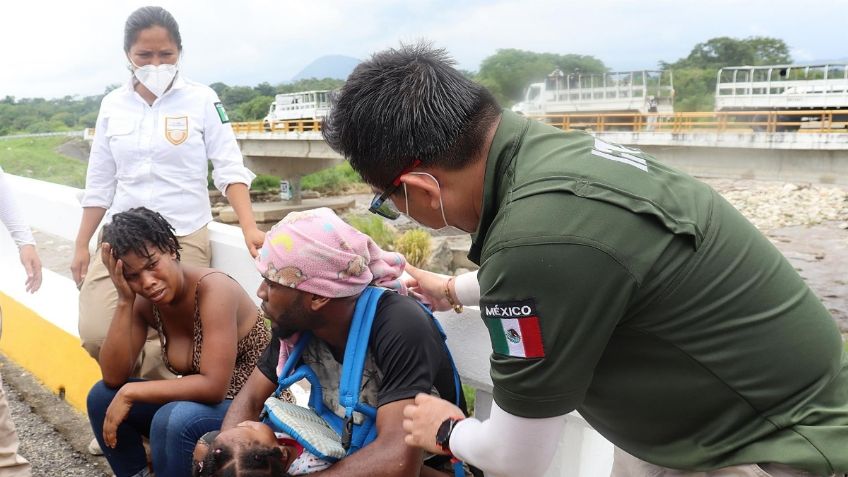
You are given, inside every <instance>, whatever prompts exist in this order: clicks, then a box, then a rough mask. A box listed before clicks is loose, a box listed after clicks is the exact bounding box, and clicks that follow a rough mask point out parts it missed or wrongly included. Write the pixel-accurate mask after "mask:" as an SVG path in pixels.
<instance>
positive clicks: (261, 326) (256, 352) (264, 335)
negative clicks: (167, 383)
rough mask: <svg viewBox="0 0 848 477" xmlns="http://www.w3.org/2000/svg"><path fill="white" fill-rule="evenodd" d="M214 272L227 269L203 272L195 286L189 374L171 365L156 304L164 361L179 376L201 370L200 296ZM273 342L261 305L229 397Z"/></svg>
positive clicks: (241, 350)
mask: <svg viewBox="0 0 848 477" xmlns="http://www.w3.org/2000/svg"><path fill="white" fill-rule="evenodd" d="M212 273H223V272H210V273H207V274H206V275H203V276H202V277H201V278H200V280H198V281H197V286H196V287H195V289H194V329H193V333H192V335H193V339H192V340H193V342H194V348H193V349H192V353H191V369H189V371H188V372H187V373H180V372H179V371H177V370H175V369H174V368H173V366H171V362H170V361H168V337H167V335H166V334H165V329H164V327H163V326H162V319H161V316H160V314H159V308H157V307H156V305H153V318H154V320H155V323H156V331H157V332H158V334H159V342H160V343H161V344H162V361H163V362H164V363H165V366H166V367H167V368H168V370H169V371H170V372H172V373H174V374H176V375H178V376H179V375H182V374H186V375H189V374H198V373H200V353H201V351H202V349H203V324H202V322H201V320H200V307H199V306H198V298H199V295H200V283H201V281H203V279H204V278H206V277H208V276H209V275H211V274H212ZM270 341H271V330H270V329H269V327H268V325H267V324H266V321H265V314H264V313H263V312H262V309H261V308H260V309H257V313H256V323H255V324H254V325H253V328H251V329H250V332H249V333H248V334H247V335H246V336H245V337H244V338H242V339H240V340H239V341H238V345H237V352H236V365H235V368H234V369H233V376H232V378H230V387H229V389H228V390H227V399H232V398H234V397H235V395H236V394H238V392H239V390H241V388H242V386H244V383H245V382H247V378H248V377H249V376H250V373H252V372H253V368H254V367H255V366H256V362H257V361H259V358H260V357H261V356H262V353H263V352H264V351H265V348H266V347H267V346H268V343H269V342H270Z"/></svg>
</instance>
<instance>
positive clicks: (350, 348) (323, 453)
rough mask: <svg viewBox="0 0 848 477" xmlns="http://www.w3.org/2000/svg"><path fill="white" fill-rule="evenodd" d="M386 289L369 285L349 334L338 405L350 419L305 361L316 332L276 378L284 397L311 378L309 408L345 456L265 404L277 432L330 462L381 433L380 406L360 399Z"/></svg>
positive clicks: (457, 390) (458, 391) (302, 342)
mask: <svg viewBox="0 0 848 477" xmlns="http://www.w3.org/2000/svg"><path fill="white" fill-rule="evenodd" d="M385 291H386V290H385V289H384V288H378V287H370V286H369V287H367V288H366V289H365V291H363V292H362V294H361V295H360V296H359V298H358V299H357V301H356V307H355V309H354V314H353V320H352V322H351V325H350V332H349V333H348V340H347V344H346V346H345V352H344V360H343V362H342V372H341V381H340V383H339V405H341V406H343V407H344V409H345V417H344V418H341V417H339V416H337V415H336V414H335V413H334V412H333V410H332V409H330V408H328V407H327V406H326V405H325V404H324V393H323V390H322V387H321V383H320V382H319V381H318V376H317V375H316V374H315V372H314V371H313V370H312V368H310V367H309V365H307V364H303V363H302V361H301V356H302V355H303V351H304V350H305V349H306V347H307V346H308V344H309V341H310V339H311V338H312V334H311V333H308V332H307V333H303V334H302V335H301V337H300V339H299V340H298V342H297V344H296V345H295V347H294V349H293V350H292V352H291V354H290V355H289V357H288V359H287V360H286V363H285V364H284V366H283V370H282V372H281V373H280V376H279V378H278V381H277V389H276V391H274V395H275V396H276V397H277V398H279V397H280V395H281V393H282V392H283V390H285V389H287V388H289V387H290V386H291V385H292V384H294V383H296V382H298V381H300V380H301V379H306V380H307V381H309V383H310V385H311V386H312V389H311V392H310V395H309V407H310V408H311V409H312V410H313V411H314V412H315V413H316V414H317V415H318V416H320V418H321V419H323V421H324V423H326V424H327V425H328V426H329V427H330V428H331V429H332V431H334V432H335V434H336V435H337V436H341V447H342V448H343V449H344V450H343V452H344V454H343V455H340V454H341V451H340V452H336V453H333V452H327V450H326V449H319V448H316V447H315V446H313V445H310V443H309V442H308V441H309V439H308V438H306V439H301V437H305V436H299V435H296V434H298V430H297V429H294V428H292V426H290V425H288V424H287V423H286V422H283V420H281V419H280V417H279V415H276V414H275V413H274V412H273V411H274V410H273V409H271V408H269V406H268V405H267V404H266V406H265V412H263V415H264V416H265V419H264V420H265V422H266V423H268V424H270V425H271V427H273V428H274V429H275V430H277V431H282V432H286V433H287V434H289V435H291V436H292V437H293V438H295V439H297V440H298V441H299V442H300V443H301V444H302V445H303V446H304V448H306V450H308V451H309V452H311V453H312V454H314V455H316V456H318V457H321V458H323V459H326V460H329V461H336V460H338V459H340V458H341V457H344V456H346V455H350V454H353V453H354V452H356V451H358V450H359V449H361V448H363V447H365V446H366V445H368V444H369V443H371V442H372V441H373V440H374V439H375V438H376V437H377V426H376V421H377V409H376V408H374V407H373V406H370V405H368V404H365V403H362V402H360V401H359V393H360V388H361V386H362V373H363V370H364V368H365V357H366V355H367V353H368V342H369V340H370V338H371V325H372V324H373V323H374V315H375V312H376V310H377V303H378V302H379V301H380V297H381V296H382V294H383V292H385ZM421 307H422V308H423V309H424V310H426V311H427V314H428V315H429V316H430V317H431V318H432V319H433V322H434V323H435V324H436V327H437V328H438V330H439V333H440V334H441V336H442V340H443V342H444V340H446V339H447V336H446V335H445V332H444V330H443V329H442V327H441V325H440V324H439V322H438V321H437V320H436V319H435V317H433V314H432V313H431V312H430V310H429V309H427V308H426V307H425V306H424V305H421ZM445 351H446V352H447V354H448V359H449V361H450V363H451V368H452V369H453V376H454V386H455V395H456V399H455V402H454V404H456V405H457V406H459V405H460V399H461V396H462V389H461V387H460V382H459V373H458V372H457V370H456V365H455V364H454V362H453V358H452V357H451V355H450V350H448V347H447V344H446V343H445ZM354 412H358V413H360V414H362V415H363V416H364V420H363V421H362V422H361V423H360V424H355V423H354V419H353V413H354ZM462 469H463V467H462V463H461V462H460V463H456V464H454V471H455V475H457V476H460V477H461V476H464V475H465V473H464V471H463V470H462Z"/></svg>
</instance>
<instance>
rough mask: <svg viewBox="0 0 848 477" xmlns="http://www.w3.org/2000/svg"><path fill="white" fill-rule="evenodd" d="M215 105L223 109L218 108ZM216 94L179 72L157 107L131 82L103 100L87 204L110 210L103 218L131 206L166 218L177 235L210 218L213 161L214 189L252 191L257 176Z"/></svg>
mask: <svg viewBox="0 0 848 477" xmlns="http://www.w3.org/2000/svg"><path fill="white" fill-rule="evenodd" d="M216 103H217V106H216ZM219 106H220V100H219V99H218V95H217V94H215V91H213V90H212V88H209V87H208V86H206V85H202V84H199V83H195V82H193V81H190V80H187V79H183V78H182V75H180V74H178V75H177V77H176V79H175V80H174V84H173V85H172V86H171V89H169V90H168V91H167V92H166V93H165V94H164V95H162V97H161V98H156V101H154V102H153V104H152V105H148V104H147V102H146V101H145V100H144V99H143V98H142V97H141V96H139V95H138V93H136V92H135V90H134V89H133V83H132V79H130V81H128V82H127V84H125V85H124V86H122V87H120V88H118V89H116V90H114V91H112V92H110V93H109V94H107V95H106V97H104V98H103V102H102V103H101V105H100V113H99V115H98V117H97V126H96V129H95V135H94V142H93V143H92V146H91V155H90V156H89V159H88V173H87V176H86V181H85V195H84V196H83V198H82V201H81V202H82V206H83V207H102V208H104V209H108V211H107V213H106V217H105V220H106V221H107V222H108V221H109V219H110V218H111V216H112V215H114V214H116V213H118V212H123V211H125V210H127V209H131V208H133V207H141V206H144V207H147V208H149V209H151V210H155V211H157V212H159V213H160V214H162V216H163V217H165V219H166V220H167V221H168V222H169V223H170V224H171V225H172V226H173V227H174V229H175V233H176V235H177V236H185V235H188V234H190V233H192V232H194V231H196V230H198V229H200V228H201V227H203V226H204V225H206V224H207V223H208V222H209V221H211V220H212V212H211V208H210V206H209V194H208V191H207V182H206V177H207V160H211V161H212V166H213V168H214V169H213V172H212V178H213V181H214V182H215V187H217V188H218V190H220V191H221V192H222V193H226V189H227V186H228V185H230V184H234V183H239V182H240V183H244V184H247V185H248V186H250V183H251V182H252V181H253V178H254V177H256V176H255V175H254V174H253V173H252V172H250V170H248V169H247V168H246V167H245V166H244V162H243V160H242V156H241V151H240V150H239V148H238V144H237V143H236V139H235V135H234V134H233V129H232V127H231V126H230V124H229V122H228V120H227V122H226V123H225V122H224V119H223V118H225V117H226V113H223V107H220V109H219Z"/></svg>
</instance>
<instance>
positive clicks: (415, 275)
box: [404, 264, 454, 311]
mask: <svg viewBox="0 0 848 477" xmlns="http://www.w3.org/2000/svg"><path fill="white" fill-rule="evenodd" d="M406 273H408V274H409V276H410V277H412V278H406V279H405V280H404V281H405V282H406V283H405V284H406V286H407V288H408V289H409V293H410V294H412V295H413V296H414V297H415V298H416V299H418V301H420V302H422V303H426V304H428V305H430V307H431V308H432V309H433V311H448V310H450V309H452V308H453V307H452V306H451V304H450V303H449V302H448V300H447V298H446V297H445V286H446V285H447V283H448V280H449V279H450V276H449V275H442V274H439V273H433V272H428V271H427V270H421V269H420V268H416V267H413V266H412V265H410V264H406ZM451 293H454V292H453V290H451Z"/></svg>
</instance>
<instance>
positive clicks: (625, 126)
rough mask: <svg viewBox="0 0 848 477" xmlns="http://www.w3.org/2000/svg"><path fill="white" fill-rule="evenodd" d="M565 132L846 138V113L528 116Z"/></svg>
mask: <svg viewBox="0 0 848 477" xmlns="http://www.w3.org/2000/svg"><path fill="white" fill-rule="evenodd" d="M529 117H531V118H534V119H538V120H540V121H542V122H545V123H548V124H550V125H552V126H555V127H558V128H560V129H565V130H573V129H580V130H587V131H592V132H610V131H629V132H672V133H691V132H704V133H719V134H721V133H733V134H746V133H755V132H765V133H775V132H788V131H797V132H799V133H848V112H846V111H834V110H819V111H716V112H682V113H652V114H641V113H568V114H543V115H531V116H529ZM233 130H234V131H235V132H236V133H264V132H318V131H321V121H318V120H311V119H310V120H293V121H279V122H275V123H273V124H270V125H269V124H267V123H264V122H263V121H252V122H240V123H233Z"/></svg>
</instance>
